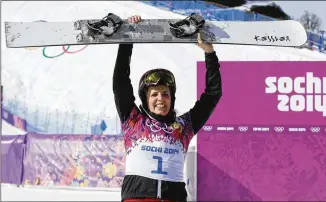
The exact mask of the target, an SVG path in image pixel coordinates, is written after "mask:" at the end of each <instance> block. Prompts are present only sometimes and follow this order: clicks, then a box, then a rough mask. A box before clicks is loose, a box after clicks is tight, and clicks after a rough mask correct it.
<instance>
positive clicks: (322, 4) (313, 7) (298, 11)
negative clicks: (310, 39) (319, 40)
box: [274, 1, 326, 31]
mask: <svg viewBox="0 0 326 202" xmlns="http://www.w3.org/2000/svg"><path fill="white" fill-rule="evenodd" d="M274 2H275V3H276V4H278V5H279V6H280V7H281V8H282V10H283V11H284V12H285V13H287V14H288V15H290V16H291V17H294V18H295V19H299V18H300V17H301V15H302V14H303V13H304V11H305V10H307V11H309V12H311V13H315V14H316V15H317V16H319V17H320V18H321V20H322V25H321V29H323V30H325V31H326V1H274Z"/></svg>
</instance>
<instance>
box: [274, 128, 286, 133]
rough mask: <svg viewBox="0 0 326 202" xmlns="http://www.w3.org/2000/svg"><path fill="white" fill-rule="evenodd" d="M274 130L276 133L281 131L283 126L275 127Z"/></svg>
mask: <svg viewBox="0 0 326 202" xmlns="http://www.w3.org/2000/svg"><path fill="white" fill-rule="evenodd" d="M274 130H275V131H276V132H278V133H280V132H283V130H284V127H275V128H274Z"/></svg>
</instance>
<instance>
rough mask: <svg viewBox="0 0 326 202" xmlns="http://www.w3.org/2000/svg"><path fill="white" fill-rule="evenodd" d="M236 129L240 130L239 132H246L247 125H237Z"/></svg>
mask: <svg viewBox="0 0 326 202" xmlns="http://www.w3.org/2000/svg"><path fill="white" fill-rule="evenodd" d="M238 129H239V130H240V131H241V132H246V131H247V130H248V127H247V126H239V127H238Z"/></svg>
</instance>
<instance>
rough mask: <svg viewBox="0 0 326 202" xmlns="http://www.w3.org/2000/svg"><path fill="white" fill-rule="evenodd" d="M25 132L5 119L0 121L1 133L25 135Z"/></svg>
mask: <svg viewBox="0 0 326 202" xmlns="http://www.w3.org/2000/svg"><path fill="white" fill-rule="evenodd" d="M25 134H26V132H25V131H22V130H20V129H19V128H16V127H14V126H12V125H10V124H9V123H8V122H6V121H5V120H2V121H1V135H25Z"/></svg>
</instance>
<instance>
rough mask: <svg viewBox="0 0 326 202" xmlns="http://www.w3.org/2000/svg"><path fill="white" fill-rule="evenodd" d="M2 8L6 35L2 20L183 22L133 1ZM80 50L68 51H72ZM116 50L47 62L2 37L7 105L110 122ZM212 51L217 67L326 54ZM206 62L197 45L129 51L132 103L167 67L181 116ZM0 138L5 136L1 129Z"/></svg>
mask: <svg viewBox="0 0 326 202" xmlns="http://www.w3.org/2000/svg"><path fill="white" fill-rule="evenodd" d="M1 6H2V11H1V28H2V29H1V30H4V21H38V20H45V21H73V20H78V19H80V18H84V19H86V18H102V17H104V16H105V15H106V14H107V13H109V12H114V13H115V14H117V15H119V16H121V17H122V18H126V17H128V16H131V15H141V16H142V17H143V18H180V17H183V16H181V15H178V14H175V13H171V12H169V11H165V10H160V9H158V8H154V7H151V6H149V5H146V4H143V3H140V2H133V1H131V2H127V1H92V2H88V1H79V2H76V1H73V2H69V1H60V2H59V1H46V2H45V1H43V2H42V1H40V2H38V1H29V2H26V1H25V2H22V1H6V2H1ZM2 36H4V35H3V34H2ZM77 48H79V47H76V46H72V47H71V48H70V50H71V51H73V50H77ZM117 48H118V45H97V46H88V47H87V48H86V49H85V50H83V51H82V52H79V53H77V54H71V55H69V54H64V55H63V56H61V57H58V58H56V59H45V58H44V57H43V56H42V49H40V48H38V49H29V50H26V49H8V48H6V45H5V38H4V37H2V38H1V53H2V64H1V71H2V72H1V73H2V78H1V80H2V81H1V82H2V85H4V98H5V99H6V100H10V99H12V100H13V99H18V101H20V102H24V103H26V104H27V105H28V106H30V107H39V108H48V109H49V110H50V111H52V112H53V113H55V111H56V110H59V111H60V112H63V113H64V112H66V111H68V112H69V113H70V112H72V111H75V112H77V113H85V114H87V113H88V112H91V113H93V114H99V113H100V112H102V111H104V112H105V115H106V116H107V117H115V116H117V115H116V114H117V112H116V109H115V104H114V99H113V93H112V73H113V67H114V63H115V59H116V54H117ZM214 48H215V50H216V52H217V55H218V56H219V59H220V61H326V54H322V53H319V52H316V51H310V50H307V49H297V48H276V47H258V46H234V45H214ZM61 50H62V47H50V48H47V53H49V54H58V53H61ZM203 60H204V53H203V51H202V50H201V49H200V48H198V47H197V46H196V45H195V44H194V45H192V44H136V45H134V51H133V55H132V59H131V81H132V84H133V86H134V92H135V95H136V103H137V104H140V101H139V99H138V96H137V94H136V92H137V90H138V88H137V86H138V80H139V78H140V77H141V75H142V74H143V73H144V72H145V71H147V70H149V69H152V68H167V69H169V70H171V71H172V72H173V73H174V74H175V77H176V81H177V83H178V89H177V92H176V98H177V100H176V107H177V110H178V111H179V113H183V112H185V111H186V110H188V109H189V108H191V107H192V106H193V105H194V103H195V101H196V68H197V67H196V62H197V61H203ZM221 68H223V67H221ZM113 125H115V123H114V124H113ZM4 131H5V132H7V131H6V128H5V129H4ZM8 133H9V130H8ZM194 141H195V140H194ZM2 190H3V192H2V197H3V199H5V200H27V199H29V200H46V199H51V200H100V199H99V198H101V199H103V200H111V199H112V200H118V199H117V198H115V197H116V196H115V195H114V194H112V195H107V194H108V193H109V192H105V193H102V194H100V193H99V192H95V193H94V194H87V193H90V192H85V191H83V192H82V191H79V192H78V191H70V192H69V191H64V190H60V192H59V191H46V190H36V189H33V190H32V189H30V190H28V189H21V188H6V189H5V190H4V189H2ZM58 192H59V193H60V194H58ZM92 197H94V198H92ZM95 197H96V198H95Z"/></svg>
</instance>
